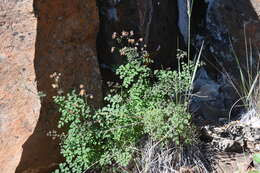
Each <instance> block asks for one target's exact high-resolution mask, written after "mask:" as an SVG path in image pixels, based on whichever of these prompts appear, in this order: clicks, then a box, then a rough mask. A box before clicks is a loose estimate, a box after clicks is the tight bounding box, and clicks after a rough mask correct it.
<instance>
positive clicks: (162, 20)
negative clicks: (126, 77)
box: [97, 0, 178, 68]
mask: <svg viewBox="0 0 260 173" xmlns="http://www.w3.org/2000/svg"><path fill="white" fill-rule="evenodd" d="M98 6H99V14H100V31H99V34H98V44H97V48H98V53H99V61H100V63H101V64H105V65H106V66H107V65H108V66H111V65H113V64H120V62H121V60H120V57H118V56H116V55H114V54H112V53H111V52H110V49H111V47H112V46H113V41H112V38H111V36H112V33H113V32H121V31H122V30H125V31H130V30H133V31H134V33H135V36H136V37H143V38H144V41H145V42H146V44H147V46H148V49H149V51H150V53H151V55H152V57H153V58H154V60H155V67H156V68H160V67H162V66H163V67H175V66H176V63H175V62H176V47H177V36H178V27H177V18H178V15H177V14H178V9H177V2H176V1H171V0H156V1H155V0H132V1H123V0H122V1H114V0H99V1H98Z"/></svg>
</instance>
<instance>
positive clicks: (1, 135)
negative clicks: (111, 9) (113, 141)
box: [0, 0, 102, 173]
mask: <svg viewBox="0 0 260 173" xmlns="http://www.w3.org/2000/svg"><path fill="white" fill-rule="evenodd" d="M98 21H99V19H98V11H97V8H96V2H95V0H90V1H81V0H76V1H70V0H52V1H41V0H34V1H33V0H19V1H17V0H10V1H6V0H0V36H1V37H0V155H1V158H0V169H1V170H3V171H4V172H5V173H14V172H17V173H26V172H30V173H31V172H34V173H38V172H39V173H45V172H46V173H49V172H51V171H53V170H54V169H55V167H57V164H58V163H59V162H60V160H61V159H62V158H61V156H60V155H59V145H58V143H59V141H57V140H56V141H55V140H52V139H51V138H50V137H48V136H47V133H48V132H50V131H52V130H55V128H56V126H57V119H58V114H57V112H56V110H57V108H56V105H54V103H53V102H52V97H53V96H54V95H56V94H57V93H56V90H55V89H54V88H52V84H53V79H51V78H50V76H51V74H53V73H54V72H56V73H60V74H61V78H60V79H61V82H60V86H61V87H62V89H63V92H65V93H66V92H67V91H69V90H71V89H72V88H78V87H79V85H80V84H83V85H84V87H85V90H86V91H87V92H88V94H92V95H93V99H92V100H91V103H92V104H93V105H94V106H99V105H100V103H101V101H102V91H101V76H100V74H99V68H98V62H97V54H96V34H97V31H98V24H99V22H98ZM18 164H19V165H18ZM0 172H1V171H0Z"/></svg>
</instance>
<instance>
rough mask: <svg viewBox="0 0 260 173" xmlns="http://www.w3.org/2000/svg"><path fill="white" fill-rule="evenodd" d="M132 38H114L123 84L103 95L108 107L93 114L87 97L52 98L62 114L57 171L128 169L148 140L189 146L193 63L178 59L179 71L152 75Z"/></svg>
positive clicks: (79, 172)
mask: <svg viewBox="0 0 260 173" xmlns="http://www.w3.org/2000/svg"><path fill="white" fill-rule="evenodd" d="M131 37H132V34H131V32H130V33H127V32H123V33H122V35H121V36H114V38H115V39H116V41H117V42H118V43H119V45H120V46H119V48H113V51H119V52H120V54H121V55H122V57H123V58H124V59H125V63H124V64H123V65H121V66H119V67H118V68H117V70H116V74H117V75H118V76H119V78H120V79H121V80H122V81H121V82H120V84H119V85H117V87H113V88H112V89H111V92H110V94H108V95H107V96H106V97H105V101H106V103H107V104H106V106H104V107H103V108H101V109H98V110H94V109H92V108H91V106H90V105H88V103H87V99H86V95H85V96H80V95H78V94H77V93H76V92H75V91H72V92H71V93H68V94H67V95H64V96H61V95H59V96H55V97H54V101H55V103H56V104H57V105H58V106H59V112H60V113H61V117H60V120H59V124H58V127H59V128H65V129H67V130H65V134H64V135H62V136H61V139H62V142H61V154H62V155H63V156H64V158H65V162H64V163H62V164H60V168H59V170H56V171H55V173H59V172H62V173H68V172H70V173H82V172H85V171H86V170H88V169H89V168H92V169H94V168H96V169H104V170H106V169H110V168H118V167H121V168H122V167H126V166H127V165H128V164H129V163H130V161H131V160H132V158H133V156H134V155H135V151H136V150H135V148H138V147H139V146H140V144H141V143H142V140H144V139H145V137H147V136H148V137H149V138H152V140H154V141H158V142H159V143H161V144H162V145H166V144H167V143H175V145H179V146H180V145H185V144H189V143H191V142H192V139H193V134H194V129H193V128H192V125H191V115H190V114H189V113H188V112H187V111H186V107H187V101H188V99H187V94H188V93H189V89H190V84H191V80H192V74H193V73H194V69H195V65H194V63H189V65H187V64H185V63H183V62H182V58H180V59H179V61H180V63H179V69H178V70H177V71H172V70H169V69H161V70H155V71H153V70H152V69H151V68H150V67H149V65H150V64H151V63H152V60H151V59H149V55H148V53H147V51H146V50H145V45H143V44H142V39H139V40H138V41H136V40H134V39H132V38H131ZM124 45H125V46H124ZM111 172H112V171H111ZM121 172H122V171H121Z"/></svg>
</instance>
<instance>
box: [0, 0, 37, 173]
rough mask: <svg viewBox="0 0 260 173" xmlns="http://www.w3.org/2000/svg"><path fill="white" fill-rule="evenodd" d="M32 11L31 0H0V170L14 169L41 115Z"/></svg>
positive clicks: (11, 172)
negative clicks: (17, 0) (23, 146)
mask: <svg viewBox="0 0 260 173" xmlns="http://www.w3.org/2000/svg"><path fill="white" fill-rule="evenodd" d="M32 11H33V9H32V1H19V3H17V2H16V1H13V0H11V1H5V0H0V172H6V173H14V172H15V169H16V167H17V165H18V164H19V161H20V158H21V155H22V152H23V148H22V145H23V144H24V143H25V142H26V140H27V139H28V137H29V136H30V135H31V134H32V133H33V132H34V129H35V125H36V123H37V120H38V118H39V114H40V107H41V105H40V99H39V97H38V95H37V85H36V81H35V78H36V74H35V69H34V54H35V39H36V24H37V19H36V18H35V17H34V16H33V13H32Z"/></svg>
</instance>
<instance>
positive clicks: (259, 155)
mask: <svg viewBox="0 0 260 173" xmlns="http://www.w3.org/2000/svg"><path fill="white" fill-rule="evenodd" d="M253 161H254V162H256V163H257V164H260V153H256V154H254V155H253Z"/></svg>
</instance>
